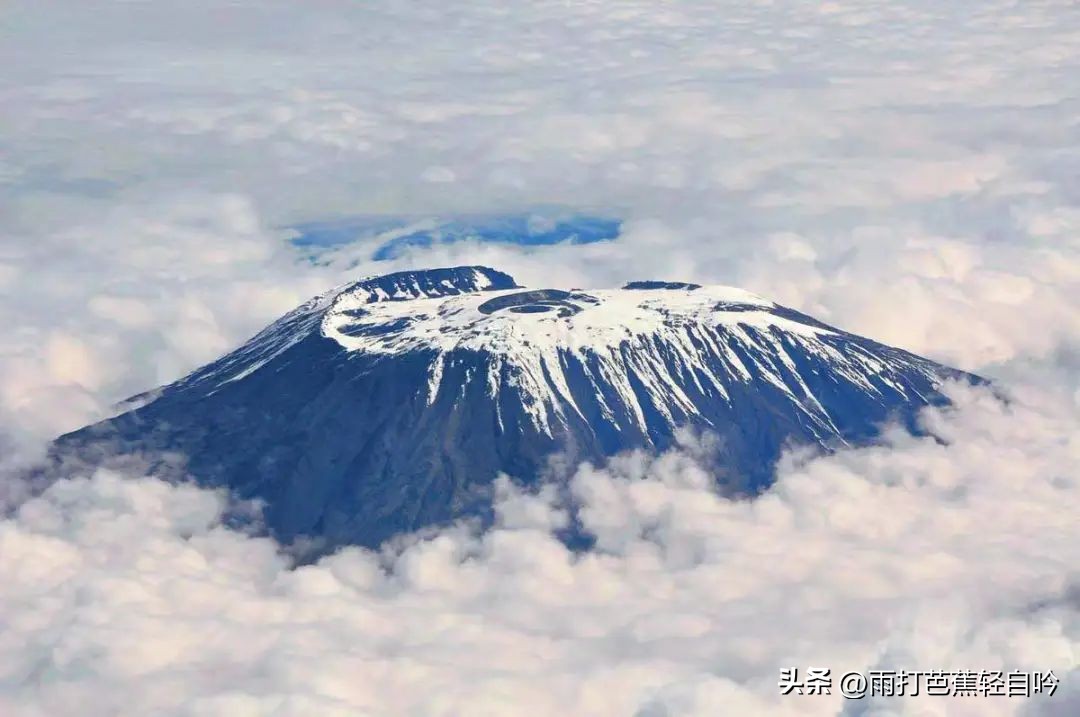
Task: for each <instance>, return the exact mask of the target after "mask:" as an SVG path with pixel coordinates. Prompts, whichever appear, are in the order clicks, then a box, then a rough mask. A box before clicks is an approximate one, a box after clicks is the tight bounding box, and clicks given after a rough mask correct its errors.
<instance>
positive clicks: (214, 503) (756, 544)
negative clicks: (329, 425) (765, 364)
mask: <svg viewBox="0 0 1080 717" xmlns="http://www.w3.org/2000/svg"><path fill="white" fill-rule="evenodd" d="M0 38H2V39H3V41H2V42H0V62H2V63H3V65H4V67H5V72H4V73H3V74H2V76H0V105H2V106H3V107H4V110H5V111H4V113H3V117H2V118H0V137H2V139H0V324H2V325H3V326H4V331H3V333H2V338H0V475H4V476H6V475H8V474H9V471H8V470H7V467H8V465H9V464H11V463H14V462H19V461H22V460H24V459H25V458H26V457H27V456H28V455H32V454H33V453H34V451H36V450H38V449H40V446H41V445H42V442H43V441H44V440H47V439H48V438H50V437H51V436H53V435H55V434H57V433H59V432H61V431H65V430H69V429H72V428H75V427H77V426H79V425H81V424H83V423H85V422H88V421H91V420H94V419H95V418H97V417H100V416H102V415H104V414H105V413H107V412H108V411H109V410H110V405H111V404H112V403H113V402H114V401H116V400H119V399H122V398H124V397H126V396H128V395H130V394H133V393H136V392H139V391H143V390H146V389H149V388H151V387H153V386H156V385H158V384H161V383H164V382H168V381H171V380H173V379H175V378H176V377H178V376H179V375H181V374H182V373H184V372H186V371H188V370H190V369H192V368H194V367H195V366H197V365H199V364H200V363H202V362H205V361H207V360H209V359H211V358H213V357H215V356H216V355H218V354H219V353H221V352H222V351H224V350H225V349H227V348H228V347H230V346H232V345H234V344H236V343H237V342H239V341H240V340H242V339H243V338H245V337H246V336H247V335H250V334H251V333H253V332H254V331H256V330H257V329H259V328H260V327H261V326H262V325H264V324H265V323H266V322H268V321H269V320H271V319H273V318H274V317H275V316H277V315H279V314H281V313H283V312H284V311H286V310H288V309H290V308H292V307H293V306H294V305H296V304H297V303H299V302H300V301H301V300H303V299H305V298H307V297H308V296H311V295H314V294H316V293H318V292H319V291H321V290H323V289H325V288H327V287H328V286H330V285H333V284H335V283H338V282H340V281H343V280H345V279H347V278H349V277H350V276H354V275H356V274H363V273H372V272H379V271H386V270H392V269H396V268H404V267H407V266H433V265H445V264H450V263H486V264H490V265H493V266H496V267H499V268H502V269H505V270H508V271H510V272H511V273H513V274H514V275H515V276H516V277H517V278H518V279H519V280H521V281H522V282H524V283H528V284H533V285H537V284H554V285H560V286H565V285H576V286H588V285H594V286H609V285H613V284H616V283H619V282H622V281H625V280H627V279H637V278H644V277H655V278H670V279H684V280H695V281H704V282H723V283H731V284H734V285H738V286H743V287H745V288H748V289H751V290H754V291H757V292H759V293H762V294H764V295H766V296H769V297H771V298H774V299H776V300H778V301H781V302H784V303H788V304H790V305H793V306H795V307H797V308H800V309H803V310H805V311H807V312H809V313H811V314H814V315H816V316H818V317H820V318H822V319H825V320H828V321H832V322H834V323H837V324H839V325H841V326H843V327H845V328H849V329H852V330H855V331H858V332H861V333H865V334H867V335H870V336H873V337H875V338H878V339H880V340H884V341H887V342H890V343H894V344H897V345H900V346H903V347H905V348H908V349H911V350H915V351H918V352H921V353H924V354H927V355H930V356H932V357H934V358H938V359H942V360H946V361H948V362H952V363H954V364H955V365H958V366H960V367H962V368H965V369H969V370H976V371H982V372H984V373H986V374H988V375H992V376H994V377H997V378H1000V379H1002V381H1003V382H1004V385H1005V387H1006V389H1008V390H1009V391H1011V392H1013V393H1014V394H1016V399H1015V402H1014V403H1013V404H1012V405H1011V406H1009V407H1003V406H1002V405H1000V404H997V403H995V402H993V401H992V400H991V399H989V398H988V397H986V396H982V395H970V396H964V397H963V405H964V408H963V410H962V411H961V412H960V413H959V414H957V415H955V416H952V417H941V416H938V417H935V418H933V419H932V420H933V421H934V425H935V430H936V431H937V433H938V434H939V435H941V436H943V437H945V438H946V439H947V440H946V441H945V442H944V443H935V442H933V441H930V440H916V439H912V438H909V437H904V436H899V435H898V436H896V437H895V438H894V439H893V440H892V442H891V443H890V444H888V445H883V446H880V447H877V448H872V449H865V450H860V451H853V452H846V453H842V454H838V455H836V456H833V457H831V458H827V459H819V460H815V461H810V462H807V463H799V462H797V461H794V460H793V462H792V463H791V464H790V465H787V466H785V467H784V468H783V470H782V475H781V479H780V481H779V483H778V484H777V486H776V487H775V488H774V489H773V490H772V491H770V492H769V493H768V494H766V495H765V496H763V497H762V498H761V499H759V500H756V501H753V502H745V503H737V502H728V501H725V500H722V499H721V498H719V497H717V496H715V495H713V494H712V493H711V492H710V491H708V490H707V488H706V486H707V485H708V482H709V474H708V470H707V468H705V467H702V466H701V465H699V464H698V463H697V462H696V460H695V459H694V456H695V451H694V449H693V446H688V447H687V449H686V450H684V451H682V452H679V453H675V454H672V455H669V456H665V457H663V458H659V459H650V458H645V457H635V458H625V459H623V460H621V461H619V462H617V463H615V464H614V465H613V466H612V467H610V468H609V469H606V470H600V471H598V470H593V469H589V468H582V469H581V470H580V471H579V473H578V474H577V477H576V478H575V480H574V484H573V486H574V492H575V495H577V497H578V498H579V499H580V500H581V501H583V503H584V506H585V509H584V513H583V515H584V517H585V519H586V521H587V522H588V524H589V526H590V527H591V528H593V529H594V530H595V531H596V533H597V534H598V536H599V539H600V544H601V547H602V550H601V551H599V552H597V553H594V554H591V555H588V556H573V555H570V554H568V553H567V552H566V551H565V549H564V548H563V547H562V546H561V545H560V544H559V543H558V542H557V541H555V540H553V539H552V538H551V537H550V534H549V531H550V530H551V529H552V528H553V527H555V526H557V525H558V524H559V522H560V520H563V519H564V516H563V514H562V512H561V511H560V507H559V506H558V505H557V504H556V503H555V502H554V501H555V498H554V494H553V493H552V494H546V493H545V494H542V495H540V496H526V495H520V494H518V493H515V492H514V491H513V490H511V489H510V488H509V487H507V488H506V490H505V492H504V496H503V501H502V503H501V510H502V516H503V526H502V527H501V528H500V529H498V530H495V531H492V532H490V533H487V534H485V535H482V536H478V535H475V534H473V533H472V532H470V530H468V529H467V528H464V527H461V528H458V529H455V530H449V531H446V532H444V533H443V534H441V535H440V536H439V537H437V538H432V539H429V540H426V541H424V542H420V543H417V544H414V545H411V546H408V547H399V548H398V549H396V552H389V553H387V554H386V555H383V556H374V555H370V554H365V553H361V552H359V551H346V552H344V553H342V554H340V555H337V556H334V557H332V558H327V559H325V560H323V561H322V562H320V563H319V564H317V565H313V566H307V567H304V568H301V569H298V570H290V569H289V568H288V566H287V564H286V562H285V561H284V560H283V559H282V558H281V557H280V556H279V555H278V554H277V550H276V546H274V545H273V544H271V543H270V542H268V541H265V540H261V539H255V538H250V537H246V536H244V535H240V534H237V533H235V532H231V531H230V530H228V529H226V528H224V527H222V526H221V525H219V516H220V511H221V510H222V507H223V502H222V501H223V498H222V497H221V496H215V495H213V494H209V493H205V492H200V491H197V490H195V489H192V488H188V487H176V486H166V485H163V484H160V483H155V482H153V481H151V480H148V479H142V480H129V479H121V478H119V477H117V476H110V475H107V474H99V475H96V476H94V477H86V476H84V477H81V478H79V479H77V480H72V481H70V482H64V483H59V484H57V485H56V486H54V487H53V488H52V489H50V490H49V491H48V492H47V493H46V494H45V495H43V496H40V497H38V498H36V499H34V500H31V501H30V502H26V503H24V504H23V506H22V508H21V509H20V510H19V512H18V513H17V515H14V516H12V517H10V518H9V519H6V520H5V522H4V523H3V527H2V529H0V555H3V556H4V557H3V560H0V653H2V657H3V659H0V712H2V713H3V714H5V715H6V714H8V713H11V714H15V715H19V716H20V717H21V716H22V715H49V716H50V717H52V716H53V715H66V714H87V713H88V711H89V706H90V705H95V706H97V708H98V709H99V711H100V713H102V714H115V713H129V714H147V713H151V712H154V711H155V710H160V711H162V712H164V713H166V714H191V715H196V714H197V715H206V714H228V715H230V716H232V715H241V714H249V713H250V714H259V715H263V714H277V715H300V714H303V715H308V714H335V711H336V712H338V713H341V714H350V715H353V714H358V713H363V712H364V711H365V710H366V711H368V712H370V713H372V714H410V713H412V714H499V713H505V714H522V713H523V711H525V712H531V713H535V714H546V713H555V712H558V713H560V714H563V713H567V712H570V713H584V714H593V713H595V714H604V713H605V711H606V712H607V713H611V714H635V713H636V714H639V715H642V717H646V716H647V717H654V716H655V715H663V714H694V713H701V714H714V713H716V712H717V711H721V710H722V711H723V712H724V713H737V714H782V713H783V711H784V710H789V711H791V712H792V713H796V714H806V713H807V712H811V713H813V712H814V711H815V710H816V711H819V712H820V713H821V714H834V713H836V712H837V711H838V710H840V709H841V708H842V705H841V704H840V703H839V702H837V701H836V700H829V699H822V700H817V701H814V700H812V699H811V698H802V699H800V700H799V701H798V702H795V701H781V700H779V698H778V697H777V695H776V685H775V681H776V671H777V668H778V667H779V666H780V665H782V664H799V665H801V664H804V663H810V662H820V663H822V664H827V665H832V666H833V667H834V668H835V669H858V668H865V667H867V666H870V665H882V666H890V665H909V666H918V667H929V666H940V667H946V668H948V667H958V668H968V667H971V668H974V669H981V668H985V667H990V668H992V667H997V666H1006V665H1017V666H1022V667H1031V668H1047V667H1051V666H1054V667H1060V669H1061V670H1062V671H1064V670H1068V669H1070V668H1071V667H1074V666H1075V665H1076V662H1077V660H1076V654H1077V653H1076V642H1077V628H1076V626H1077V624H1078V617H1077V604H1076V590H1077V588H1076V583H1075V581H1076V562H1077V561H1076V548H1075V546H1076V545H1078V544H1080V540H1078V538H1080V536H1078V535H1077V534H1076V526H1075V523H1076V520H1075V516H1076V515H1077V514H1078V510H1077V508H1078V506H1077V502H1076V501H1077V485H1076V468H1075V467H1076V465H1078V464H1080V461H1078V460H1077V458H1078V456H1077V455H1076V454H1077V444H1076V440H1077V439H1076V436H1077V435H1078V431H1077V428H1078V425H1077V417H1076V411H1077V405H1080V358H1078V357H1080V318H1078V316H1080V312H1077V311H1076V307H1077V306H1080V209H1078V204H1077V202H1078V195H1077V185H1076V180H1075V178H1076V176H1077V173H1078V170H1080V160H1078V156H1077V154H1076V152H1075V146H1076V141H1077V136H1076V130H1077V127H1080V104H1078V102H1077V97H1078V94H1080V84H1078V83H1077V79H1076V78H1077V77H1080V12H1078V9H1077V6H1076V4H1075V3H1074V2H1071V1H1070V0H1045V1H1044V2H1038V3H1036V2H1025V3H1021V4H1018V3H1015V2H1013V1H1012V0H978V1H976V0H958V1H957V2H952V3H948V4H947V5H943V4H942V3H938V2H929V0H917V1H913V2H906V3H895V2H888V1H886V0H842V1H837V2H827V3H805V2H796V1H795V0H776V1H774V2H741V1H735V0H732V1H730V2H723V3H716V2H706V1H705V0H700V1H695V0H680V1H679V2H671V3H664V4H657V3H655V2H650V1H647V0H631V1H624V2H595V3H570V4H567V3H564V2H556V1H551V2H548V1H546V0H538V1H536V2H530V3H525V4H523V3H486V4H476V3H454V2H451V3H411V4H399V3H398V4H394V3H392V4H384V5H379V6H372V5H371V4H364V3H361V4H334V5H327V4H312V3H302V4H301V3H295V2H289V1H287V0H260V1H259V2H255V1H254V0H251V1H248V0H240V1H237V2H231V3H228V4H227V5H223V4H222V3H216V2H208V1H204V0H195V1H187V2H180V1H179V0H154V1H153V2H144V3H128V2H101V3H93V4H88V3H81V2H74V1H64V2H59V3H51V4H49V5H48V6H47V7H44V6H42V4H41V3H30V2H14V3H8V4H7V5H6V6H5V11H4V21H3V23H0ZM542 205H564V206H569V207H571V208H575V209H577V208H580V209H583V210H599V211H603V212H608V213H613V214H617V215H619V216H622V217H624V218H625V219H626V223H625V232H624V235H623V236H622V237H621V238H620V239H619V240H618V241H616V242H613V243H610V244H594V245H589V246H579V247H570V246H556V247H544V248H533V249H523V248H520V247H509V246H492V245H479V244H475V243H463V244H458V245H453V246H441V247H436V248H433V249H417V250H415V251H414V252H413V253H411V254H408V255H406V256H405V257H403V258H401V259H399V260H396V261H394V262H391V263H383V264H375V263H373V262H371V261H370V258H369V255H368V253H365V251H364V249H365V247H352V248H347V249H345V250H342V251H341V252H339V253H337V254H335V255H334V256H333V258H332V261H330V262H329V263H328V264H326V265H314V264H311V263H309V262H306V261H305V260H303V259H302V258H300V257H299V256H298V255H297V254H296V253H295V252H294V251H293V250H291V249H290V247H289V246H288V244H287V243H286V241H285V238H286V236H287V232H286V231H285V230H283V229H282V227H284V226H286V225H288V224H290V223H293V222H297V221H304V220H321V219H327V218H332V217H335V216H340V215H348V214H358V213H379V212H391V213H408V214H412V215H418V216H423V215H425V214H429V213H469V212H489V211H503V210H507V211H520V210H527V209H529V208H531V207H535V206H542ZM1020 387H1026V388H1020ZM23 489H24V486H22V485H21V484H18V483H16V482H13V481H11V480H9V479H6V478H5V479H0V504H4V505H7V504H10V503H12V502H15V501H18V500H22V499H23V498H24V496H23ZM1059 674H1062V675H1063V672H1061V673H1059ZM1075 674H1076V673H1075V671H1074V673H1073V675H1074V676H1073V678H1072V680H1073V681H1072V682H1071V683H1069V685H1063V687H1062V688H1061V690H1060V691H1059V695H1058V699H1056V700H1053V701H1052V700H1041V701H1034V702H1031V703H1030V704H1026V705H1021V704H1020V703H1017V702H1015V701H1014V702H1003V701H997V702H995V701H993V700H978V701H977V702H970V703H958V702H957V703H954V702H949V701H941V702H933V701H923V702H918V703H916V702H911V703H903V704H902V705H896V704H890V705H884V706H882V705H865V704H861V703H860V704H858V705H856V704H855V703H851V704H848V705H847V706H846V709H848V710H849V711H852V709H853V708H855V707H858V708H859V709H854V713H856V714H863V713H865V714H889V713H891V712H890V711H897V710H901V709H906V710H921V712H920V713H921V714H938V713H946V712H947V713H949V714H979V715H985V714H993V713H994V712H995V711H997V712H1000V713H1006V714H1008V713H1012V712H1013V711H1016V710H1021V711H1023V710H1028V711H1029V712H1031V713H1033V714H1058V715H1064V714H1073V713H1075V712H1076V711H1077V710H1080V707H1078V706H1077V702H1076V700H1077V694H1078V693H1077V690H1080V687H1078V685H1077V678H1076V676H1075ZM1070 695H1071V696H1070ZM523 705H527V709H526V708H523ZM718 705H719V706H718Z"/></svg>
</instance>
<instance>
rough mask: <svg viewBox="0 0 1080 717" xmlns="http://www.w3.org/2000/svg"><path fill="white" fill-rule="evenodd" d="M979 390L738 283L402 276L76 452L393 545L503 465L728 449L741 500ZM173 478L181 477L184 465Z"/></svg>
mask: <svg viewBox="0 0 1080 717" xmlns="http://www.w3.org/2000/svg"><path fill="white" fill-rule="evenodd" d="M950 379H960V380H967V381H969V382H970V381H981V379H978V378H977V377H974V376H971V375H970V374H965V373H963V372H961V371H957V370H955V369H950V368H948V367H944V366H941V365H939V364H936V363H934V362H932V361H930V360H928V359H924V358H922V357H919V356H916V355H914V354H911V353H909V352H906V351H903V350H901V349H896V348H893V347H889V346H886V345H884V344H880V343H878V342H875V341H872V340H870V339H866V338H863V337H859V336H856V335H854V334H850V333H848V332H844V331H842V330H840V329H837V328H835V327H832V326H829V325H828V324H824V323H822V322H820V321H817V320H815V319H813V318H811V317H809V316H806V315H805V314H802V313H800V312H798V311H795V310H793V309H789V308H787V307H783V306H780V305H777V304H775V303H773V302H770V301H767V300H765V299H763V298H761V297H758V296H756V295H754V294H751V293H749V292H745V291H742V290H740V289H734V288H730V287H717V286H701V285H698V284H688V283H685V282H659V281H641V282H630V283H629V284H627V285H626V286H625V287H624V288H622V289H601V290H587V291H586V290H579V289H573V290H563V289H526V288H524V287H521V286H519V285H518V284H517V283H516V282H515V281H514V279H513V278H512V277H510V276H509V275H508V274H504V273H502V272H498V271H496V270H494V269H490V268H487V267H477V266H473V267H452V268H447V269H435V270H420V271H411V272H397V273H394V274H389V275H385V276H381V277H369V278H366V279H361V280H360V281H356V282H352V283H350V284H346V285H343V286H342V287H338V288H336V289H334V290H331V291H330V292H327V293H325V294H322V295H320V296H318V297H315V298H313V299H311V300H309V301H308V302H305V303H304V304H302V305H301V306H300V307H298V308H297V309H296V310H294V311H292V312H290V313H289V314H286V315H285V316H283V317H282V318H281V319H279V320H278V321H276V322H274V323H273V324H271V325H270V326H268V327H267V328H266V329H264V330H263V331H261V332H260V333H259V334H257V335H256V336H255V337H253V338H252V339H251V340H249V341H248V342H246V343H245V344H244V345H242V346H241V347H240V348H238V349H237V350H235V351H233V352H231V353H229V354H227V355H226V356H224V357H222V358H221V359H219V360H218V361H215V362H212V363H211V364H208V365H207V366H205V367H203V368H201V369H199V370H197V371H195V372H193V373H191V374H189V375H188V376H186V377H184V378H182V379H181V380H179V381H177V382H175V383H174V384H171V385H169V386H167V387H164V388H163V389H161V391H160V392H159V393H158V394H157V395H156V396H155V397H153V398H152V400H150V401H149V402H147V403H146V404H145V405H142V406H139V407H137V408H134V409H133V410H130V411H127V412H125V413H123V414H121V415H119V416H115V417H113V418H111V419H108V420H106V421H102V422H101V423H99V424H96V425H94V426H90V427H87V428H84V429H80V430H79V431H76V432H73V433H71V434H67V435H66V436H62V437H61V438H60V439H58V441H57V443H56V447H57V450H58V451H73V452H75V453H76V454H78V455H80V456H83V457H85V456H88V455H90V456H93V455H94V454H95V453H96V454H98V455H99V457H100V455H107V454H109V453H110V452H113V453H121V454H123V453H131V452H139V453H141V454H143V455H150V456H154V455H163V456H164V455H167V454H174V453H179V454H182V455H184V456H186V459H187V460H186V464H185V466H184V468H183V471H184V472H185V473H186V474H190V475H191V476H193V477H194V478H195V479H196V480H197V481H198V482H200V483H201V484H204V485H209V486H221V487H227V488H229V489H230V490H232V491H233V492H234V493H235V494H237V495H238V496H240V497H242V498H257V499H260V500H262V501H264V502H265V503H266V517H267V523H268V525H269V528H270V530H271V532H272V533H273V534H275V535H276V536H277V537H279V538H281V539H282V540H285V541H289V540H293V539H297V538H301V537H305V538H312V537H314V538H316V539H318V540H323V541H325V543H326V545H328V546H334V545H340V544H344V543H359V544H362V545H368V546H376V545H378V544H379V543H380V542H381V541H382V540H385V539H387V538H389V537H392V536H394V535H397V534H399V533H401V532H406V531H410V530H415V529H418V528H422V527H425V526H427V525H432V524H439V523H444V522H446V521H449V520H453V519H456V518H460V517H464V516H479V517H480V518H482V519H485V520H486V519H489V518H490V502H491V495H490V492H491V486H492V482H493V480H494V478H495V477H496V476H497V475H499V474H500V473H507V474H509V475H511V476H513V477H514V478H516V479H518V480H519V481H521V482H523V483H526V484H528V483H535V482H537V481H539V480H541V479H542V477H543V475H544V473H545V471H546V469H547V467H548V465H549V461H550V458H551V457H552V456H555V455H565V456H566V457H567V459H568V460H570V461H571V462H575V461H580V460H590V461H594V462H602V461H603V460H605V459H606V458H607V457H609V456H611V455H614V454H616V453H618V452H621V451H625V450H631V449H646V450H653V451H659V450H664V449H666V448H668V447H670V446H672V445H673V442H674V441H675V437H676V433H677V432H678V431H679V430H680V429H681V428H683V427H690V428H693V429H698V430H703V431H708V432H710V433H714V434H716V435H717V436H719V438H720V441H719V443H718V445H719V446H720V448H719V449H718V451H719V453H718V455H717V465H718V466H720V467H721V469H723V471H724V472H725V478H724V480H725V481H726V486H725V487H726V489H728V490H732V491H736V492H745V493H753V492H755V491H758V490H760V489H761V488H763V487H764V486H766V485H767V484H768V483H769V481H770V480H771V476H772V468H773V465H774V463H775V461H776V459H777V457H778V456H779V455H780V452H781V451H782V450H783V449H784V448H785V447H786V446H789V445H794V444H811V445H816V446H819V447H820V448H822V449H824V450H829V449H831V448H833V447H835V446H838V445H845V444H862V443H866V442H868V441H872V440H873V439H874V438H875V437H876V436H877V435H878V431H879V430H880V425H881V424H882V423H883V422H885V421H888V420H899V421H900V422H901V423H903V424H904V425H906V426H908V427H909V428H914V427H915V416H916V414H917V412H918V410H919V409H920V408H922V407H924V406H927V405H932V404H942V403H945V402H947V399H946V398H945V396H944V394H942V393H941V391H940V388H941V385H942V383H943V382H944V381H947V380H950ZM158 467H159V468H160V469H161V470H167V467H166V465H165V463H164V462H160V463H159V464H158Z"/></svg>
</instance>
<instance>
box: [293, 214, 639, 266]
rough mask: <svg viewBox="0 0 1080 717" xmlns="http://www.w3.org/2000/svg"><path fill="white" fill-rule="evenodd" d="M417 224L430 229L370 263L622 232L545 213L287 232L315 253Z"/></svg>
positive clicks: (366, 219) (358, 222)
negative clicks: (448, 249) (427, 252)
mask: <svg viewBox="0 0 1080 717" xmlns="http://www.w3.org/2000/svg"><path fill="white" fill-rule="evenodd" d="M421 223H426V224H428V225H429V226H428V227H427V228H424V229H417V230H416V231H412V232H409V233H407V234H402V235H399V236H394V237H392V238H389V239H387V240H386V241H385V242H383V243H382V244H380V245H379V246H378V247H377V248H376V249H375V250H374V252H373V253H372V255H371V258H372V259H374V260H375V261H387V260H390V259H396V258H398V257H400V256H401V255H402V254H404V253H405V252H407V251H408V250H410V249H426V248H430V247H432V246H434V245H436V244H453V243H455V242H459V241H469V240H471V241H479V242H483V243H492V244H516V245H518V246H548V245H552V244H562V243H567V244H593V243H595V242H602V241H612V240H614V239H616V238H618V236H619V233H620V231H621V229H622V221H621V220H618V219H611V218H608V217H598V216H591V215H583V214H565V215H556V216H552V215H548V214H544V213H529V214H503V215H491V216H459V217H452V218H438V217H432V218H429V219H422V218H419V217H382V216H361V217H349V218H345V219H338V220H331V221H321V222H307V223H302V224H295V225H292V226H290V227H289V228H290V229H293V230H294V231H296V232H297V233H298V234H299V236H297V237H295V238H293V239H292V240H291V241H292V243H293V245H295V246H297V247H300V248H305V249H309V250H313V251H316V252H318V251H320V250H324V249H329V248H333V247H338V246H345V245H348V244H351V243H353V242H356V241H360V240H362V239H372V238H376V237H378V236H379V235H381V234H387V233H390V232H394V231H396V230H397V231H400V230H407V228H408V227H410V226H413V225H417V224H421Z"/></svg>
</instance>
